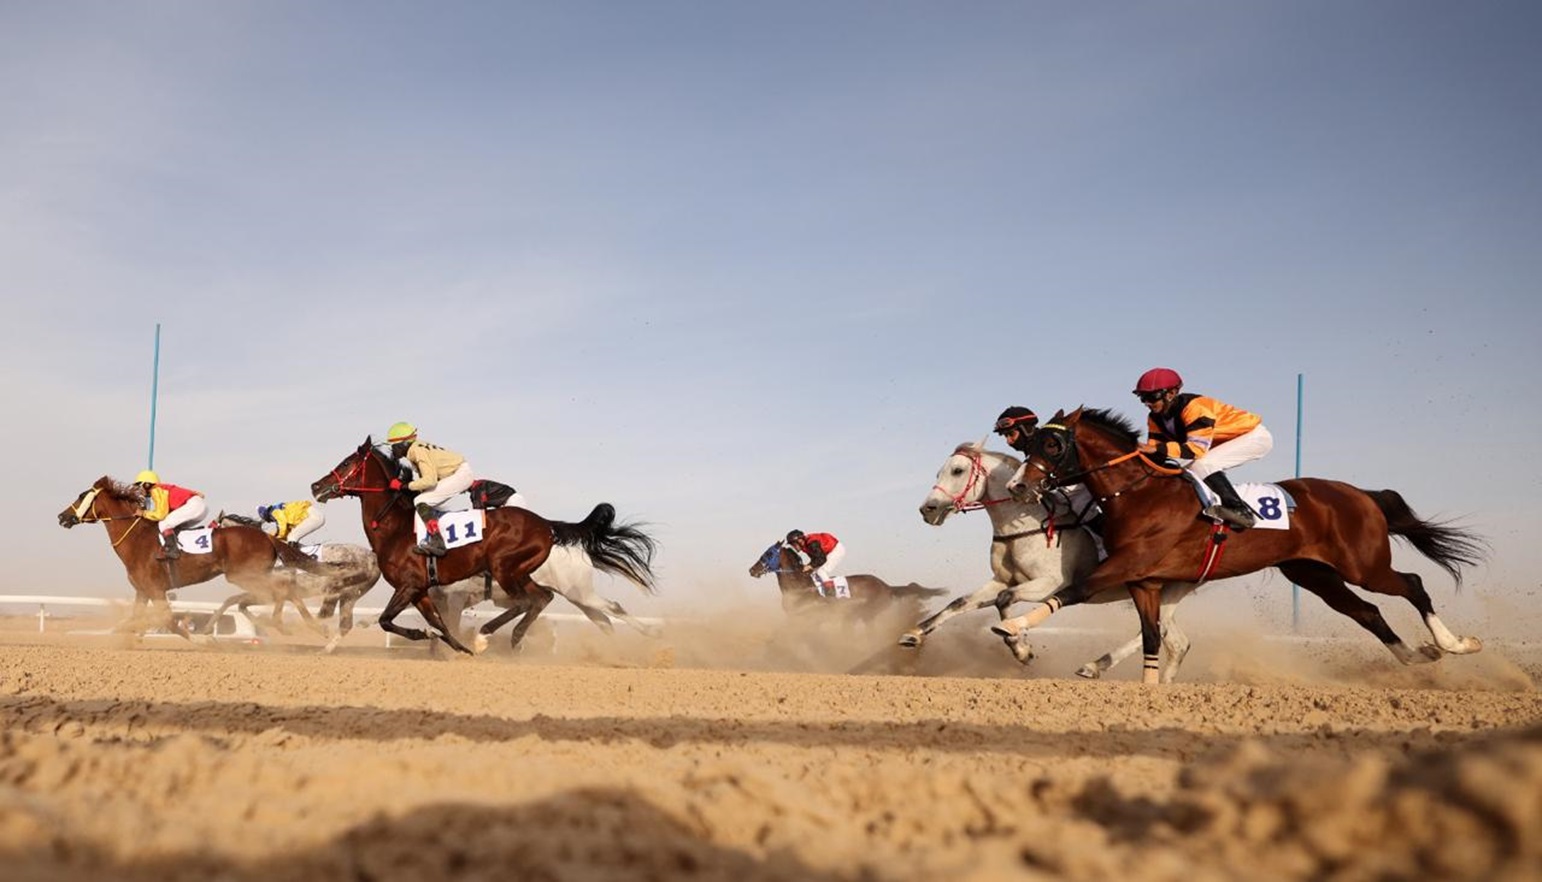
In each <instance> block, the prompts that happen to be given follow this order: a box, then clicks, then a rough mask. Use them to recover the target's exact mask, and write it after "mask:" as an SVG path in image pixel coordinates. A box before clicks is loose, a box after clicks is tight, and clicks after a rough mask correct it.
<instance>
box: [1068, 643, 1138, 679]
mask: <svg viewBox="0 0 1542 882" xmlns="http://www.w3.org/2000/svg"><path fill="white" fill-rule="evenodd" d="M1140 647H1141V635H1140V633H1139V632H1136V634H1135V636H1134V637H1131V638H1130V639H1129V640H1126V641H1125V642H1124V643H1123V644H1121V645H1120V646H1118V647H1116V648H1114V649H1112V650H1109V651H1108V652H1106V653H1104V654H1103V655H1100V656H1098V657H1097V658H1096V659H1093V660H1092V661H1090V662H1087V663H1086V664H1084V665H1082V666H1081V667H1079V668H1077V669H1076V676H1078V677H1086V678H1087V679H1088V680H1096V679H1098V678H1099V677H1102V676H1103V672H1104V671H1107V670H1108V669H1109V668H1112V667H1113V666H1114V665H1117V664H1119V663H1120V662H1122V661H1124V660H1125V659H1127V658H1129V657H1130V656H1132V655H1134V654H1135V653H1136V652H1137V651H1138V650H1139V649H1140Z"/></svg>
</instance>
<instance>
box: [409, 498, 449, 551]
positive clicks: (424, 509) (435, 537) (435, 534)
mask: <svg viewBox="0 0 1542 882" xmlns="http://www.w3.org/2000/svg"><path fill="white" fill-rule="evenodd" d="M418 517H420V518H422V519H423V529H424V531H425V532H427V533H428V535H427V536H424V537H423V541H422V542H419V543H418V544H417V545H415V546H413V549H412V553H413V554H423V555H428V556H429V557H444V556H445V555H446V554H449V552H450V549H449V548H447V547H446V546H445V544H444V536H443V534H441V533H440V532H439V518H438V515H437V513H436V512H435V511H434V507H433V506H431V505H429V504H428V503H426V502H420V503H418Z"/></svg>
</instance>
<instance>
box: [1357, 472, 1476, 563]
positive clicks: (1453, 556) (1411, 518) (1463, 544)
mask: <svg viewBox="0 0 1542 882" xmlns="http://www.w3.org/2000/svg"><path fill="white" fill-rule="evenodd" d="M1365 495H1367V496H1369V497H1371V501H1372V502H1374V503H1376V507H1377V508H1379V509H1381V513H1382V515H1383V516H1384V517H1385V518H1386V519H1387V532H1388V533H1391V534H1392V535H1393V536H1397V537H1399V538H1401V539H1403V540H1404V541H1406V542H1408V544H1410V545H1412V546H1413V547H1414V548H1416V549H1418V551H1419V553H1420V554H1423V555H1424V556H1425V557H1427V558H1429V559H1430V560H1432V561H1434V562H1435V563H1437V564H1439V565H1440V568H1441V569H1443V570H1445V571H1446V572H1448V573H1450V574H1451V578H1453V579H1455V580H1456V584H1457V585H1461V584H1462V567H1475V566H1477V565H1478V564H1480V563H1482V562H1483V559H1484V558H1485V557H1487V553H1488V543H1486V542H1485V541H1484V540H1483V538H1482V537H1480V536H1479V535H1478V534H1477V533H1475V532H1473V531H1472V530H1467V529H1463V528H1461V527H1456V526H1453V525H1452V523H1451V522H1450V521H1426V520H1421V519H1420V518H1419V516H1418V515H1416V514H1414V512H1413V509H1412V508H1409V507H1408V503H1407V502H1405V501H1404V500H1403V497H1402V495H1401V494H1400V493H1398V492H1397V491H1396V490H1367V491H1365Z"/></svg>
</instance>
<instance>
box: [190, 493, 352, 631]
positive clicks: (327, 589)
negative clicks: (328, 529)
mask: <svg viewBox="0 0 1542 882" xmlns="http://www.w3.org/2000/svg"><path fill="white" fill-rule="evenodd" d="M214 522H215V523H216V524H219V525H220V526H226V527H228V526H232V525H241V526H247V527H255V528H257V529H259V530H260V529H262V524H261V522H259V521H257V520H256V519H255V518H249V517H246V516H245V515H239V514H226V513H225V512H220V514H219V515H218V516H217V517H216V518H215V519H214ZM315 549H316V560H318V561H320V562H321V563H323V564H327V565H328V567H327V572H326V573H324V574H321V575H317V574H315V573H307V572H306V571H304V570H301V569H297V568H285V569H281V570H279V571H277V572H276V573H275V574H274V575H275V577H276V578H278V579H282V580H284V581H285V582H286V583H287V584H288V586H289V587H290V589H291V590H289V591H288V592H286V593H284V594H281V595H279V596H276V597H270V596H264V595H261V594H257V593H254V592H251V591H243V592H241V593H240V594H236V595H233V596H231V597H228V598H226V599H225V602H224V604H222V605H221V606H220V608H219V611H218V612H216V613H215V614H214V615H213V616H212V617H211V618H210V619H209V624H207V625H205V626H204V632H203V633H205V634H210V633H213V630H214V626H215V624H216V623H218V622H219V619H220V616H222V615H224V613H225V611H226V610H228V609H230V607H231V606H234V607H236V609H238V610H239V611H240V612H241V615H243V616H246V619H247V621H249V622H251V623H252V626H253V627H256V628H258V630H259V631H260V630H261V627H260V626H259V625H258V623H257V620H256V619H254V618H253V617H252V614H251V607H252V606H260V605H263V604H269V603H271V604H272V605H273V614H272V617H273V623H274V626H275V627H277V628H278V629H279V630H280V631H283V630H284V627H283V610H284V604H285V602H286V601H287V602H292V603H294V604H295V605H296V607H297V608H299V609H301V610H304V604H305V598H308V597H320V598H321V609H320V610H319V611H318V612H317V613H316V618H317V619H318V620H320V621H326V620H328V619H330V618H331V617H332V616H333V614H334V613H335V614H336V615H337V617H338V627H337V628H336V629H334V630H332V631H331V632H330V633H327V634H324V635H323V636H325V637H326V638H327V643H326V646H324V647H323V648H322V652H328V653H330V652H333V651H334V650H336V649H337V645H338V644H339V643H341V642H342V640H343V638H344V637H347V636H348V632H349V631H352V630H353V607H354V605H355V604H357V603H358V602H359V598H361V597H363V596H364V595H365V594H367V593H369V590H370V589H371V588H373V587H375V584H376V583H377V582H379V581H380V564H379V563H377V562H376V561H375V553H374V552H373V551H370V550H369V549H368V548H365V547H364V546H362V545H354V544H353V543H351V542H324V543H322V544H320V545H318V546H315ZM304 616H305V612H301V617H302V618H303V617H304Z"/></svg>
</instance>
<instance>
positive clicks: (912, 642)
mask: <svg viewBox="0 0 1542 882" xmlns="http://www.w3.org/2000/svg"><path fill="white" fill-rule="evenodd" d="M899 645H901V646H903V647H906V648H907V649H916V648H918V647H919V646H920V645H921V633H920V632H919V631H908V632H906V633H904V634H901V635H900V639H899Z"/></svg>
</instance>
